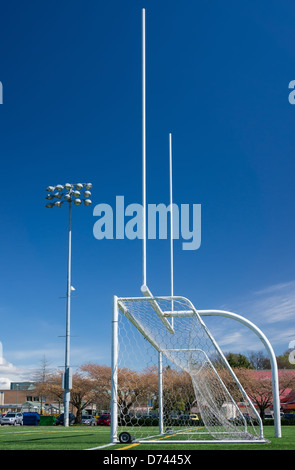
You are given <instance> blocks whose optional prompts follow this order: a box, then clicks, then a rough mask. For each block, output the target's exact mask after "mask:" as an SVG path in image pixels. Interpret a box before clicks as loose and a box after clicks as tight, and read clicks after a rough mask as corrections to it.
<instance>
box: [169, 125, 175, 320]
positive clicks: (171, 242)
mask: <svg viewBox="0 0 295 470" xmlns="http://www.w3.org/2000/svg"><path fill="white" fill-rule="evenodd" d="M169 173H170V276H171V279H170V284H171V297H173V295H174V273H173V192H172V134H171V133H170V134H169ZM171 310H172V311H173V310H174V309H173V300H172V308H171ZM171 324H172V328H173V325H174V320H173V318H172V319H171Z"/></svg>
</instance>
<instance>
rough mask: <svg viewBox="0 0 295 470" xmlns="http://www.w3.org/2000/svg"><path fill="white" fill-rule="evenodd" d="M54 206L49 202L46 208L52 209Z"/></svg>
mask: <svg viewBox="0 0 295 470" xmlns="http://www.w3.org/2000/svg"><path fill="white" fill-rule="evenodd" d="M53 206H54V204H53V203H52V202H49V203H48V204H46V206H45V207H47V208H48V209H52V207H53Z"/></svg>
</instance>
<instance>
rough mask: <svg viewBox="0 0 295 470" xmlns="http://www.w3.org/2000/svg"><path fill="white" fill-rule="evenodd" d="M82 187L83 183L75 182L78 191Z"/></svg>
mask: <svg viewBox="0 0 295 470" xmlns="http://www.w3.org/2000/svg"><path fill="white" fill-rule="evenodd" d="M82 188H83V184H82V183H78V184H76V189H78V191H80V190H81V189H82Z"/></svg>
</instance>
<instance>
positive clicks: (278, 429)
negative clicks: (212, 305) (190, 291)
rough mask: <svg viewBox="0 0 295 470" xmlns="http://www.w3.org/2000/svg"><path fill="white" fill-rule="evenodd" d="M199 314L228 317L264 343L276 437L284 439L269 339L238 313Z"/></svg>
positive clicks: (274, 364) (273, 355) (200, 313)
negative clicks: (268, 368) (269, 374)
mask: <svg viewBox="0 0 295 470" xmlns="http://www.w3.org/2000/svg"><path fill="white" fill-rule="evenodd" d="M198 313H199V315H200V316H201V317H205V316H221V317H227V318H231V319H233V320H237V321H238V322H240V323H242V324H243V325H245V326H247V327H248V328H250V329H251V330H252V331H253V332H254V333H255V334H256V335H257V336H258V337H259V339H260V340H261V341H262V343H263V344H264V346H265V348H266V350H267V352H268V356H269V359H270V364H271V372H272V374H271V375H272V392H273V408H274V422H275V437H282V432H281V416H280V394H279V376H278V366H277V361H276V356H275V353H274V351H273V348H272V346H271V344H270V342H269V341H268V339H267V337H266V336H265V335H264V334H263V333H262V331H261V330H260V329H259V328H258V327H257V326H256V325H254V323H252V322H250V321H249V320H247V319H246V318H244V317H242V316H241V315H237V314H236V313H232V312H227V311H224V310H199V311H198Z"/></svg>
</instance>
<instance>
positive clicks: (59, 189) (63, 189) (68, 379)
mask: <svg viewBox="0 0 295 470" xmlns="http://www.w3.org/2000/svg"><path fill="white" fill-rule="evenodd" d="M91 188H92V184H91V183H77V184H70V183H66V184H65V185H61V184H58V185H57V186H48V187H47V192H48V194H47V196H46V199H47V200H49V201H52V202H48V203H47V204H46V207H47V208H48V209H52V208H53V207H61V206H62V205H63V204H64V203H68V205H69V227H68V271H67V307H66V341H65V371H64V374H63V381H62V387H63V389H64V426H66V427H67V426H69V412H70V394H71V392H70V390H71V388H72V373H71V367H70V321H71V291H72V286H71V259H72V203H74V205H75V206H80V205H81V204H82V201H83V202H84V205H85V206H90V204H91V203H92V201H91V200H90V199H89V197H90V196H91V192H90V191H89V190H90V189H91ZM82 190H84V193H83V194H82V197H83V199H82V198H81V191H82Z"/></svg>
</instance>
